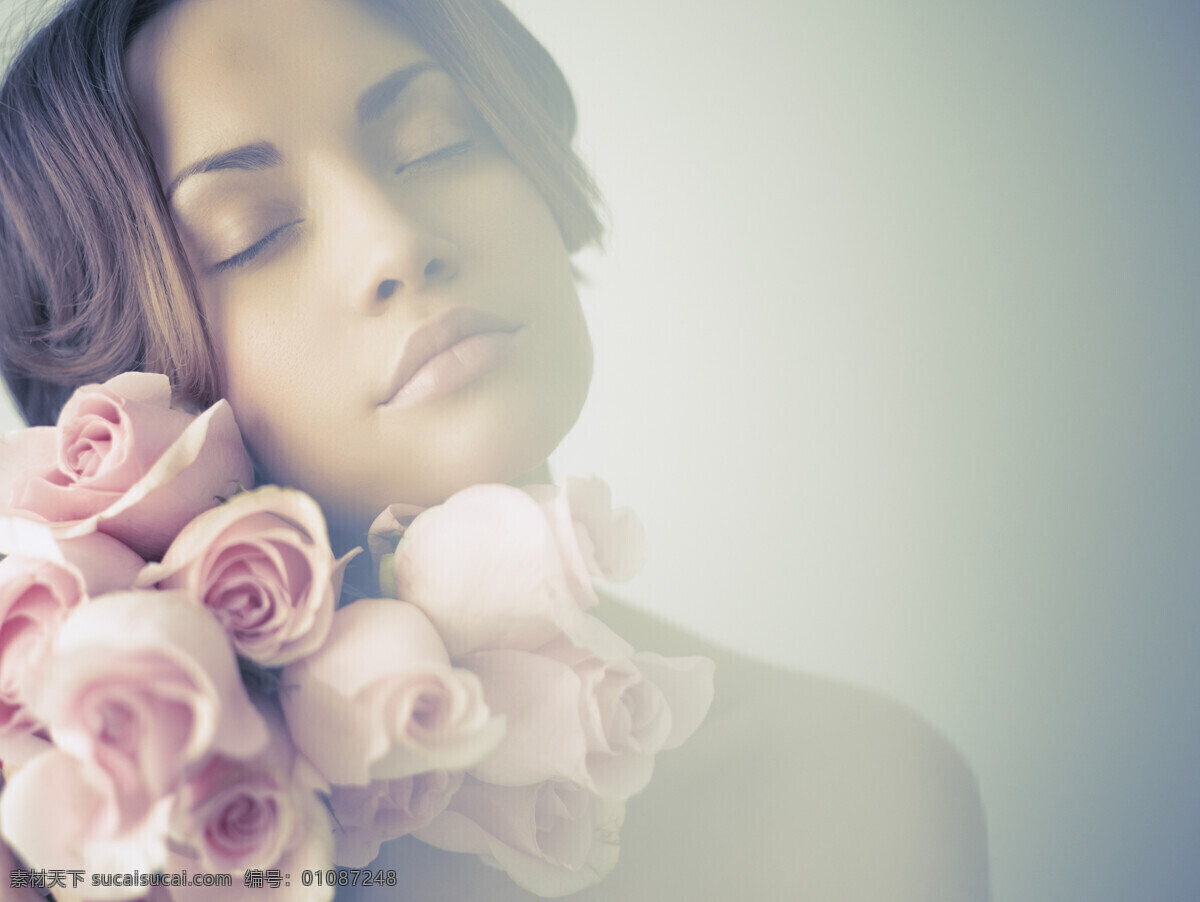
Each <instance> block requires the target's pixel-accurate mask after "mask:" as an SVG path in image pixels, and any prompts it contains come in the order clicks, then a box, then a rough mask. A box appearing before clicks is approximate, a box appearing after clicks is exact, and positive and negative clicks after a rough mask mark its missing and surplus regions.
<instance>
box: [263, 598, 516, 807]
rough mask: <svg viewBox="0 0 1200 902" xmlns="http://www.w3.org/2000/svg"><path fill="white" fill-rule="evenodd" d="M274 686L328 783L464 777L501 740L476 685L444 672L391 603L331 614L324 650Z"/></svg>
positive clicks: (432, 638) (406, 615)
mask: <svg viewBox="0 0 1200 902" xmlns="http://www.w3.org/2000/svg"><path fill="white" fill-rule="evenodd" d="M281 685H282V688H281V689H280V701H281V702H282V704H283V711H284V714H285V715H286V717H287V723H288V729H289V730H290V731H291V734H292V739H293V740H294V741H295V743H296V748H297V749H299V750H300V752H301V753H302V754H304V755H305V756H306V757H307V758H308V759H309V760H310V761H311V762H312V763H313V765H314V766H315V767H316V769H317V771H318V772H319V773H320V774H321V776H322V777H323V778H324V779H326V780H328V781H329V782H330V783H332V784H339V785H354V786H365V785H367V784H368V783H371V782H373V781H375V780H398V779H401V778H403V777H407V776H411V775H412V774H419V773H424V772H425V771H432V770H465V769H466V768H468V767H470V766H471V765H473V764H475V763H476V762H478V761H479V760H480V759H481V758H482V757H483V756H484V755H486V754H487V753H488V752H490V751H491V750H492V749H494V748H495V747H496V744H497V743H498V742H499V741H500V737H501V735H503V732H504V722H503V720H502V719H500V718H497V717H493V716H492V714H491V713H490V712H489V710H488V707H487V705H486V704H485V703H484V700H483V691H482V689H481V688H480V685H479V679H478V678H477V677H476V676H475V675H474V674H472V673H470V672H468V671H465V670H460V669H458V668H454V667H451V666H450V657H449V655H447V654H446V648H445V646H444V645H442V642H441V639H439V638H438V634H437V631H436V630H434V628H433V626H432V625H431V624H430V623H429V621H428V620H427V619H426V618H425V617H424V616H423V615H422V614H421V612H420V611H418V610H417V609H416V608H414V607H413V606H412V605H407V604H404V603H402V602H398V601H394V600H392V599H382V598H366V599H360V600H359V601H356V602H354V604H351V605H348V606H347V607H344V608H342V609H340V610H339V611H337V612H336V613H335V614H334V615H333V627H332V628H331V629H330V631H329V638H328V639H327V640H326V641H325V644H324V645H323V646H321V648H319V649H318V650H317V651H316V652H315V653H314V654H312V655H309V656H308V657H307V658H302V659H301V660H299V661H297V662H296V663H295V664H290V665H288V666H287V667H286V668H285V669H284V671H283V676H282V683H281Z"/></svg>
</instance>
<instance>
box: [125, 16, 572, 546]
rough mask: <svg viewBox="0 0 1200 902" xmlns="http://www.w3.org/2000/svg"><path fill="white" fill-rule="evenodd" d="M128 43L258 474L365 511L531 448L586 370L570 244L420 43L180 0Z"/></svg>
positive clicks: (334, 506) (352, 518)
mask: <svg viewBox="0 0 1200 902" xmlns="http://www.w3.org/2000/svg"><path fill="white" fill-rule="evenodd" d="M125 62H126V71H127V76H128V80H129V84H130V88H131V90H132V92H133V96H134V99H135V102H136V104H137V108H138V111H139V117H140V122H141V125H142V128H143V130H144V132H145V134H146V136H147V140H148V141H149V144H150V147H151V150H152V152H153V154H154V158H155V161H156V164H157V167H158V171H159V176H160V178H161V180H162V184H163V186H164V188H166V189H167V191H168V197H169V200H170V205H171V213H172V216H173V218H174V220H175V223H176V225H177V227H178V230H179V233H180V235H181V237H182V240H183V243H184V247H185V249H186V252H187V255H188V258H189V260H190V262H191V266H192V269H193V271H194V273H195V278H196V283H197V286H198V289H199V294H200V298H201V303H202V307H203V312H204V315H205V316H206V317H207V319H208V322H209V328H210V331H211V333H212V335H213V340H214V343H215V346H216V350H217V353H218V357H219V360H220V367H221V376H222V379H223V385H224V389H225V394H226V397H228V399H229V401H230V403H231V404H232V405H233V409H234V412H235V414H236V415H237V419H238V423H239V425H240V426H241V428H242V431H243V434H244V435H245V437H246V440H247V442H248V443H249V445H250V448H251V450H252V451H253V452H254V454H255V455H256V457H257V458H258V460H259V461H260V463H261V465H262V466H263V468H264V469H265V470H266V475H267V477H268V478H269V479H271V480H272V481H275V482H282V483H286V484H290V485H295V486H298V487H300V488H302V489H304V490H306V491H308V492H309V493H311V494H312V495H314V496H315V497H316V498H317V500H318V501H320V502H321V503H322V505H323V506H325V508H326V509H327V510H328V511H331V512H333V513H334V514H335V515H336V516H338V518H339V519H340V520H344V521H345V522H348V523H359V524H361V523H363V522H366V521H369V519H370V518H371V517H372V516H373V515H374V514H375V513H376V512H378V511H379V510H381V509H382V508H383V507H384V506H385V505H387V504H389V503H391V502H396V501H406V502H411V503H417V504H432V503H436V502H438V501H440V500H443V499H444V498H446V497H447V496H448V495H449V494H451V493H453V492H454V491H456V490H458V489H460V488H462V487H464V486H466V485H470V484H472V483H476V482H501V481H508V480H511V479H513V478H515V477H517V476H519V475H520V474H522V473H525V472H527V471H529V470H531V469H533V468H534V467H536V466H538V465H539V464H540V463H541V462H542V461H544V460H545V458H546V455H547V454H549V452H550V451H551V450H553V448H554V447H555V446H556V445H557V444H558V442H559V441H560V440H561V439H562V437H563V436H564V435H565V434H566V432H567V430H568V429H570V427H571V425H572V424H573V423H574V422H575V419H576V417H577V416H578V414H579V410H580V408H581V407H582V405H583V401H584V398H585V396H586V394H587V387H588V382H589V380H590V377H591V346H590V343H589V341H588V336H587V331H586V327H585V324H584V322H583V317H582V313H581V311H580V307H579V302H578V298H577V296H576V292H575V285H574V280H573V275H572V271H571V268H570V264H569V261H568V255H567V252H566V249H565V247H564V245H563V241H562V238H561V235H560V233H559V230H558V228H557V226H556V224H555V221H554V219H553V217H552V215H551V213H550V211H549V208H548V207H547V205H546V203H545V201H544V200H543V199H542V197H541V195H540V194H539V193H538V191H537V189H536V188H535V187H534V186H533V184H532V183H531V182H530V181H529V180H528V179H527V178H526V177H525V176H524V175H523V174H522V173H521V172H520V171H519V170H518V169H517V168H516V166H515V165H514V164H513V163H512V162H511V161H510V160H509V158H508V157H507V155H506V154H505V152H504V151H503V150H502V149H501V148H500V147H499V145H498V144H497V143H496V142H495V140H494V138H492V136H491V133H490V131H489V130H488V128H487V127H486V126H485V125H484V124H483V122H482V121H481V120H480V118H479V116H478V114H477V113H476V112H475V110H474V109H473V108H472V107H471V105H470V104H469V103H468V102H467V101H466V100H465V99H464V98H463V96H462V95H461V94H460V93H459V91H458V89H457V88H456V87H455V84H454V82H453V81H452V80H451V79H450V77H449V76H448V75H447V74H446V73H445V72H443V71H442V70H440V69H439V68H437V66H436V65H435V64H434V63H433V61H432V59H431V58H430V57H429V56H428V55H427V54H426V53H425V52H424V51H423V50H422V49H421V48H420V47H419V46H417V45H416V44H415V43H414V42H413V41H412V40H411V39H409V38H408V37H407V36H406V35H405V34H403V33H402V32H401V31H399V30H398V29H397V28H396V27H395V26H394V25H391V24H388V23H385V22H384V21H382V20H381V19H379V18H377V16H376V14H375V13H373V12H371V11H370V10H369V9H368V8H367V7H365V6H363V5H361V4H360V3H358V2H355V0H255V2H253V3H248V2H246V0H185V2H182V3H177V4H175V5H173V6H171V7H169V8H168V9H167V10H165V11H164V12H162V13H160V14H158V15H157V16H156V17H155V18H154V19H152V20H151V22H150V23H149V24H148V25H147V26H146V27H145V28H144V29H143V30H142V31H141V32H139V34H138V35H137V36H136V38H135V39H134V41H133V44H132V45H131V47H130V50H129V53H128V55H127V57H126V61H125Z"/></svg>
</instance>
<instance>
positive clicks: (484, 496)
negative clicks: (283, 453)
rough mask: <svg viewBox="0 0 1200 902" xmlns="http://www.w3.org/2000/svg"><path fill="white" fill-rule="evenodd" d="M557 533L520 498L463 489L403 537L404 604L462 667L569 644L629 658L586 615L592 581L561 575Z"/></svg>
mask: <svg viewBox="0 0 1200 902" xmlns="http://www.w3.org/2000/svg"><path fill="white" fill-rule="evenodd" d="M560 531H561V530H558V529H556V528H555V527H554V526H552V524H551V522H550V521H549V520H548V519H547V517H546V514H545V513H544V511H543V509H542V507H541V506H540V505H539V504H538V503H537V502H536V501H535V500H534V499H533V498H531V497H530V496H529V495H528V494H526V493H525V492H524V491H522V490H521V489H518V488H513V487H512V486H506V485H476V486H472V487H470V488H468V489H464V490H463V491H461V492H458V493H457V494H455V495H453V496H451V497H450V498H449V499H448V500H447V501H446V502H445V503H444V504H441V505H439V506H437V507H432V508H429V509H428V510H426V511H425V512H424V513H422V514H420V515H419V516H418V517H416V519H414V520H413V521H412V524H411V525H410V526H409V527H408V529H407V530H405V532H404V538H403V539H402V540H401V541H400V544H399V546H398V547H397V548H396V554H395V559H394V561H393V568H394V570H393V572H394V575H395V582H396V590H397V595H398V597H399V598H400V599H402V600H403V601H407V602H410V603H412V604H415V605H416V606H417V607H419V608H420V609H421V610H422V611H423V612H424V613H425V615H426V616H427V617H429V619H430V620H431V621H432V622H433V624H434V626H435V627H436V628H437V631H438V633H439V634H440V635H441V637H442V639H443V640H444V641H445V643H446V648H447V649H449V651H450V656H451V657H452V658H455V659H457V658H460V657H462V656H463V655H465V654H468V653H470V652H473V651H480V650H486V649H498V648H519V649H525V650H532V649H535V648H538V647H539V646H541V645H544V644H545V643H546V642H549V641H550V640H552V639H554V638H556V637H557V636H559V635H562V634H565V635H567V636H569V637H570V639H571V641H572V642H574V643H575V644H577V645H582V646H584V647H587V648H589V649H591V650H593V651H595V652H596V653H597V654H599V655H601V656H602V657H605V658H611V657H623V656H625V655H627V654H628V653H629V651H630V650H631V649H630V648H629V646H628V644H627V643H625V642H624V641H623V640H621V639H620V638H619V637H617V636H615V634H613V633H612V632H611V631H604V630H597V629H595V628H594V627H595V624H596V621H594V620H592V619H590V618H588V617H586V616H585V615H584V613H583V611H584V608H586V607H590V606H591V605H592V604H594V603H595V593H594V591H593V590H592V588H591V584H590V582H588V580H587V579H586V574H585V573H580V572H569V568H568V567H566V566H564V553H563V551H562V548H561V545H560V534H559V533H560ZM567 557H569V556H567ZM580 559H581V558H580Z"/></svg>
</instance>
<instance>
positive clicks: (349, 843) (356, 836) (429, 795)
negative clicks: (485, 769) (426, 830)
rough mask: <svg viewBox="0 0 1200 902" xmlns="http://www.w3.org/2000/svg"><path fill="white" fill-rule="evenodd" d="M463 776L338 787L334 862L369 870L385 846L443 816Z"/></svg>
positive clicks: (332, 800)
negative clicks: (380, 849) (368, 867)
mask: <svg viewBox="0 0 1200 902" xmlns="http://www.w3.org/2000/svg"><path fill="white" fill-rule="evenodd" d="M462 780H463V775H462V773H461V772H451V771H444V770H439V771H432V772H430V773H425V774H413V775H412V776H409V777H401V778H400V779H399V780H376V781H374V782H372V783H370V784H368V785H366V786H335V787H333V792H332V793H331V794H330V796H329V806H330V808H332V809H333V818H334V822H335V823H336V824H337V831H336V835H335V838H336V841H337V847H336V851H335V853H334V860H335V861H336V862H337V864H339V865H340V866H342V867H348V868H361V867H366V866H367V865H368V864H370V863H371V862H372V861H374V860H375V858H376V857H377V856H378V855H379V847H380V846H381V845H383V843H385V842H388V841H389V840H393V839H397V838H399V837H401V836H405V835H407V834H409V833H412V832H414V831H416V830H419V829H421V828H422V827H424V826H425V825H426V824H428V823H429V822H430V821H432V820H433V819H434V818H435V817H437V816H438V815H439V814H441V813H442V812H443V811H444V810H445V809H446V806H447V805H448V804H449V803H450V799H451V798H452V797H453V796H454V793H456V792H457V791H458V787H459V786H461V785H462Z"/></svg>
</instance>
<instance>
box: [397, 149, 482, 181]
mask: <svg viewBox="0 0 1200 902" xmlns="http://www.w3.org/2000/svg"><path fill="white" fill-rule="evenodd" d="M474 145H475V142H474V141H473V140H467V141H459V142H458V143H457V144H450V145H449V146H447V147H443V148H440V149H439V150H435V151H434V152H433V153H427V154H425V156H423V157H417V158H416V159H415V160H410V161H409V162H407V163H401V164H400V165H399V166H397V167H396V169H395V174H396V175H400V173H402V172H405V171H407V170H410V169H420V168H422V167H424V166H429V165H431V164H433V163H440V162H442V161H443V160H448V159H451V158H453V157H458V156H462V155H463V154H465V153H466V152H467V151H469V150H470V149H471V148H472V147H473V146H474Z"/></svg>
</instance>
